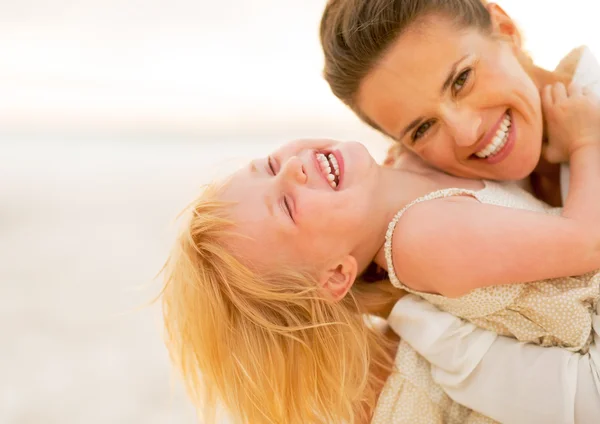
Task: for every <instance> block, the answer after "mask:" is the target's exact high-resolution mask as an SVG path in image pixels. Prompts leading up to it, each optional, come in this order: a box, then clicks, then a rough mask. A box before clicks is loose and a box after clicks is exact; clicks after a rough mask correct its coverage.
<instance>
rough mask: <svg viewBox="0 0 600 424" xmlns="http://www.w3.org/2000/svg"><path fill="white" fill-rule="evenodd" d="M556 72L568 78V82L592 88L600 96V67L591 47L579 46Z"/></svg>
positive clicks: (560, 64) (561, 63) (565, 58)
mask: <svg viewBox="0 0 600 424" xmlns="http://www.w3.org/2000/svg"><path fill="white" fill-rule="evenodd" d="M555 72H557V73H561V74H563V75H566V76H567V78H566V79H567V80H571V81H573V82H576V83H577V84H579V85H581V86H584V87H588V88H591V89H592V90H593V91H594V92H598V94H599V95H600V85H598V82H599V78H598V77H599V76H600V65H599V64H598V61H597V60H596V57H595V56H594V54H593V53H592V51H591V50H590V48H589V47H587V46H579V47H577V48H575V49H573V50H571V51H570V52H569V54H567V55H566V56H565V57H564V58H563V59H562V60H561V61H560V63H559V64H558V66H557V67H556V70H555Z"/></svg>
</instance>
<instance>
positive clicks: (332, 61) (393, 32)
mask: <svg viewBox="0 0 600 424" xmlns="http://www.w3.org/2000/svg"><path fill="white" fill-rule="evenodd" d="M485 3H486V2H485V1H483V0H330V1H329V2H328V3H327V6H326V7H325V11H324V12H323V16H322V18H321V27H320V37H321V45H322V47H323V52H324V54H325V68H324V71H323V74H324V77H325V80H326V81H327V83H328V84H329V86H330V87H331V90H332V91H333V94H335V96H336V97H338V98H339V99H340V100H341V101H342V102H344V103H345V104H346V105H348V106H349V107H350V108H351V109H352V110H353V111H354V112H355V113H356V114H357V115H358V116H359V117H360V118H361V119H362V120H363V121H365V122H366V123H367V124H369V125H371V126H372V127H373V128H375V129H377V130H381V129H380V128H378V127H377V125H376V124H375V123H374V122H372V121H371V120H369V119H368V117H367V116H365V115H364V114H363V113H362V112H361V111H360V110H359V108H358V106H357V104H356V95H357V92H358V90H359V87H360V84H361V82H362V81H363V79H364V78H365V77H366V76H367V74H368V73H369V72H370V71H371V70H372V69H373V68H374V67H375V66H376V64H377V62H378V61H379V60H380V59H381V58H382V57H383V56H384V55H385V54H386V52H387V50H388V49H389V48H390V47H391V45H392V44H393V43H394V42H395V41H396V40H397V39H398V38H399V37H400V35H401V34H402V33H403V32H404V31H406V29H407V28H409V27H410V26H411V25H414V24H418V23H422V22H423V19H424V18H426V17H428V16H431V15H440V16H445V17H448V18H450V19H451V20H452V21H453V22H454V23H455V24H456V25H458V26H463V27H475V28H479V29H481V30H482V31H485V32H489V31H490V30H491V28H492V23H491V18H490V14H489V12H488V10H487V8H486V4H485Z"/></svg>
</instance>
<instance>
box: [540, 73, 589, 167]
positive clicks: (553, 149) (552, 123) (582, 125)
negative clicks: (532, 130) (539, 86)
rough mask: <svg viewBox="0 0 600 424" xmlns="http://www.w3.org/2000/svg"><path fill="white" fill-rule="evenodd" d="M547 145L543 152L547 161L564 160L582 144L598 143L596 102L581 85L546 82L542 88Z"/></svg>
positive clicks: (582, 145)
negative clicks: (567, 85)
mask: <svg viewBox="0 0 600 424" xmlns="http://www.w3.org/2000/svg"><path fill="white" fill-rule="evenodd" d="M542 107H543V110H544V116H545V118H546V125H547V129H548V138H549V144H548V146H547V147H546V149H545V151H544V155H545V156H546V159H547V160H548V161H549V162H552V163H559V162H564V161H567V160H569V159H570V158H571V155H572V154H573V153H574V152H575V151H577V150H579V149H581V148H585V146H589V145H600V101H599V100H598V98H597V97H595V96H594V94H593V93H590V92H587V91H586V90H585V89H583V88H582V87H581V86H579V85H576V84H571V85H569V87H568V88H567V87H565V85H564V84H563V83H556V84H551V85H547V86H546V87H544V89H543V91H542Z"/></svg>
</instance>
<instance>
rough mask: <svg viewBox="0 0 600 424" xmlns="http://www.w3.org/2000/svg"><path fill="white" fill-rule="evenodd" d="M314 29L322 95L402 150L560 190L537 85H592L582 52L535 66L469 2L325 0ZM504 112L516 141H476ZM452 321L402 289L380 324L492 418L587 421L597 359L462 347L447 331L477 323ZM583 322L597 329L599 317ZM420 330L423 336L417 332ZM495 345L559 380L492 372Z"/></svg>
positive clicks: (439, 163)
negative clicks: (489, 397) (489, 396)
mask: <svg viewBox="0 0 600 424" xmlns="http://www.w3.org/2000/svg"><path fill="white" fill-rule="evenodd" d="M321 39H322V44H323V48H324V51H325V78H326V79H327V81H328V82H329V84H330V86H331V88H332V91H333V92H334V94H335V95H336V96H338V97H339V98H340V99H341V100H342V101H344V102H345V103H346V104H347V105H348V106H349V107H351V108H352V109H353V110H354V111H355V112H356V113H357V115H358V116H359V117H361V118H362V119H363V120H364V121H365V122H367V123H368V124H370V125H371V126H373V127H374V128H376V129H378V130H380V131H382V132H384V133H385V134H387V135H389V136H391V137H392V138H393V139H395V140H396V141H397V142H398V145H401V146H402V148H403V150H405V151H410V152H413V153H415V154H416V155H418V156H419V157H421V158H422V159H424V160H425V161H426V162H428V163H429V164H431V165H433V166H435V167H437V168H440V169H442V170H444V171H446V172H449V173H452V174H455V175H460V176H465V177H469V178H482V177H484V178H490V179H498V180H520V179H525V180H524V181H523V183H524V186H525V187H528V188H529V189H530V190H531V191H532V192H533V193H534V194H535V195H536V196H538V197H539V198H541V199H543V200H545V201H547V202H548V203H550V204H554V205H558V204H561V203H562V199H561V184H560V182H561V181H560V180H561V178H562V180H563V184H562V190H563V194H564V193H565V192H566V189H567V184H566V182H567V181H566V180H567V176H568V173H567V172H565V171H563V172H562V175H561V170H560V168H559V166H558V165H553V164H551V163H550V162H549V160H552V162H558V161H560V160H561V159H564V158H562V157H560V155H557V154H555V152H552V151H548V152H546V155H545V156H544V157H542V156H541V154H542V151H543V150H544V149H545V145H544V143H543V141H544V125H543V117H542V111H541V107H540V94H539V90H540V88H541V87H543V86H544V85H545V84H548V83H551V82H555V81H563V82H567V81H570V80H574V81H577V82H579V83H580V84H582V85H584V86H586V87H587V89H588V90H592V91H595V92H597V93H598V94H600V86H599V84H598V81H600V78H598V77H599V76H600V72H599V70H598V67H597V65H596V62H595V60H594V59H593V57H592V56H591V55H590V53H589V51H587V50H585V49H580V50H578V51H576V52H574V53H572V54H571V55H569V56H568V57H567V58H565V60H564V61H563V63H561V65H560V66H559V67H558V68H557V70H556V71H555V72H549V71H545V70H543V69H541V68H539V67H536V66H535V65H534V64H533V62H532V61H531V59H530V58H529V56H528V55H527V54H525V52H524V51H523V50H522V48H521V40H520V34H519V32H518V30H517V28H516V26H515V24H514V23H513V22H512V20H511V19H510V18H509V17H508V15H506V13H504V11H502V9H501V8H500V7H498V6H497V5H494V4H489V5H484V4H483V2H481V1H479V0H455V1H435V0H429V1H428V0H405V1H389V0H368V1H367V0H339V1H338V0H333V1H330V2H329V4H328V5H327V8H326V10H325V12H324V15H323V19H322V24H321ZM506 112H510V113H512V114H513V116H514V121H515V125H516V126H517V127H518V132H519V136H518V138H517V140H516V142H515V143H514V144H513V145H506V146H501V147H498V146H488V145H486V146H483V145H481V144H480V143H479V140H480V137H481V131H482V127H485V125H486V123H487V122H489V121H490V120H493V119H497V118H495V117H496V116H498V115H502V114H504V113H506ZM548 159H549V160H548ZM391 160H392V161H393V160H394V158H391ZM411 162H413V161H411ZM411 165H412V166H421V165H414V163H411ZM563 169H564V168H563ZM563 198H564V196H563ZM411 302H412V303H411ZM409 304H410V307H409ZM424 316H427V317H431V318H432V319H433V320H432V321H430V320H428V319H422V318H423V317H424ZM400 318H402V319H400ZM408 320H410V322H411V324H417V323H418V325H412V326H411V328H412V329H415V328H417V332H418V334H419V335H420V336H421V337H420V338H419V337H417V336H415V334H414V333H412V332H408V331H407V330H406V328H405V327H403V326H401V325H399V324H398V323H399V322H406V321H408ZM452 320H453V317H450V316H447V315H445V314H441V313H440V312H436V311H434V310H430V309H428V308H427V307H426V305H423V304H422V303H420V302H415V301H414V299H410V298H408V299H405V300H404V301H400V302H399V304H398V305H397V308H396V309H395V310H394V314H393V316H392V318H391V323H392V326H393V327H394V329H396V330H397V331H398V332H399V334H400V336H401V337H403V338H404V339H405V340H408V341H410V342H411V343H413V344H414V345H415V347H417V348H418V350H419V352H420V353H421V354H423V355H425V357H426V358H427V359H429V360H430V361H431V362H432V363H433V365H434V369H433V371H434V376H436V381H437V382H438V383H440V384H444V389H445V390H446V391H448V392H449V393H450V394H451V395H452V396H453V397H454V398H456V399H457V400H459V401H460V402H461V403H463V404H465V405H467V406H469V407H472V408H474V409H476V410H479V411H480V412H482V413H484V414H486V415H488V416H490V417H493V418H495V419H497V420H499V421H502V422H553V420H554V422H574V421H575V422H588V421H590V420H596V419H597V418H592V417H597V416H598V415H597V414H598V412H597V411H598V410H599V408H600V395H598V389H597V387H595V385H596V386H597V385H599V384H600V383H599V382H600V379H599V378H598V376H597V375H596V374H595V373H596V371H595V370H594V368H593V367H590V363H591V364H592V365H593V361H594V360H595V361H597V362H596V363H598V364H600V361H599V359H600V358H597V357H594V355H590V354H588V355H583V356H578V355H576V354H570V353H569V352H566V351H562V350H560V351H557V350H554V349H547V350H544V349H542V348H539V347H536V346H524V347H522V346H520V345H517V344H516V342H514V341H511V340H509V339H495V335H493V334H488V335H487V342H488V346H491V347H489V350H488V349H487V348H486V349H479V351H478V352H476V353H474V352H472V350H473V349H472V347H473V346H475V344H473V342H472V337H471V338H469V337H466V336H465V337H464V338H462V337H461V336H459V335H458V334H465V333H469V332H470V333H469V334H472V335H476V336H477V337H480V338H484V337H486V336H485V333H484V332H480V331H477V330H474V329H473V328H472V327H469V326H466V327H464V328H463V327H460V328H459V330H456V329H455V330H456V331H454V332H448V333H445V332H443V331H441V329H445V328H447V327H444V325H446V324H447V325H453V326H455V327H456V326H458V325H459V324H458V323H457V321H452ZM441 323H445V324H441ZM594 325H595V326H596V332H598V331H599V329H598V327H600V324H599V323H598V322H597V321H596V322H595V324H594ZM419 326H420V327H419ZM428 334H433V335H432V337H431V338H429V339H427V337H423V336H424V335H425V336H426V335H428ZM452 334H454V337H451V335H452ZM421 339H422V340H421ZM442 340H443V341H444V342H445V344H443V343H442V342H441V341H442ZM419 342H422V343H419ZM434 342H435V343H434ZM478 346H480V345H478ZM442 348H451V349H464V350H463V352H467V353H469V355H465V357H464V358H463V359H465V361H464V362H460V363H458V362H457V361H450V362H451V363H450V364H449V363H448V361H446V362H444V361H443V360H442V358H445V357H444V356H443V355H439V354H436V353H435V352H439V350H438V349H442ZM486 352H487V354H486ZM498 352H502V355H510V354H512V355H513V356H511V361H510V363H512V364H515V365H514V366H513V369H512V371H514V370H515V368H516V369H518V370H519V371H523V366H520V365H522V364H526V363H527V364H530V363H529V362H527V361H529V360H530V359H531V355H533V356H535V357H537V358H540V361H539V362H538V363H543V364H544V365H545V367H544V370H543V371H544V372H547V370H548V369H555V370H560V373H561V374H560V375H561V376H562V378H563V380H562V381H560V382H554V384H540V381H542V377H543V376H544V374H535V373H534V371H537V372H540V371H542V370H540V369H539V368H536V367H533V368H529V369H528V371H529V372H530V373H531V374H530V375H531V376H532V377H535V378H530V379H529V380H528V382H529V384H531V385H530V386H527V385H526V383H525V381H522V380H521V379H520V375H519V374H518V373H515V372H511V368H510V367H507V370H508V371H505V372H503V374H502V375H501V376H500V375H499V374H498V373H497V372H496V373H494V372H493V371H494V369H495V368H494V365H497V363H496V362H494V360H493V359H495V360H500V358H503V356H500V354H499V353H498ZM504 358H506V356H504ZM541 358H543V359H541ZM446 359H447V358H446ZM461 366H462V368H461ZM436 367H438V368H436ZM439 367H441V368H439ZM453 367H454V368H453ZM486 367H487V368H486ZM457 370H460V372H459V371H457ZM445 371H448V372H451V373H455V374H454V377H455V379H454V380H453V381H448V379H443V378H442V377H441V375H442V372H445ZM457 373H458V374H457ZM483 375H485V376H487V377H488V378H486V379H482V378H480V377H481V376H483ZM478 377H479V378H478ZM510 377H512V379H511V378H510ZM536 379H537V381H536ZM544 381H546V382H547V380H544ZM567 382H568V384H566V383H567ZM515 388H518V389H519V390H516V389H515ZM477 393H484V394H486V393H493V396H496V399H497V401H496V402H489V401H487V402H486V401H484V400H483V398H482V397H481V396H479V395H477ZM507 404H508V405H512V407H507ZM549 405H551V406H549Z"/></svg>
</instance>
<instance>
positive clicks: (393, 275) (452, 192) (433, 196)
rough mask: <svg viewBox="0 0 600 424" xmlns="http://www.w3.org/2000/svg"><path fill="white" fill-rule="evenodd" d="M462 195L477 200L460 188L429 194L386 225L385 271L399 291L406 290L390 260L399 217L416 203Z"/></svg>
mask: <svg viewBox="0 0 600 424" xmlns="http://www.w3.org/2000/svg"><path fill="white" fill-rule="evenodd" d="M464 195H468V196H473V197H474V198H476V199H479V198H478V196H477V192H475V191H473V190H467V189H462V188H446V189H443V190H437V191H434V192H431V193H429V194H427V195H425V196H422V197H419V198H418V199H415V200H413V201H412V202H410V203H409V204H408V205H406V206H404V207H403V208H402V209H400V211H398V212H397V213H396V215H394V218H392V220H391V222H390V223H389V225H388V229H387V232H386V233H385V244H384V245H383V252H384V254H385V262H386V263H387V268H388V269H387V271H388V276H389V279H390V282H391V283H392V284H393V285H394V286H395V287H397V288H399V289H406V287H405V286H404V285H403V284H402V283H401V282H400V280H398V277H397V276H396V271H394V262H393V260H392V237H393V235H394V229H395V228H396V224H397V223H398V220H399V219H400V217H401V216H402V215H403V214H404V212H406V210H407V209H408V208H410V207H412V206H414V205H416V204H417V203H421V202H425V201H427V200H433V199H441V198H445V197H452V196H464Z"/></svg>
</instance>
